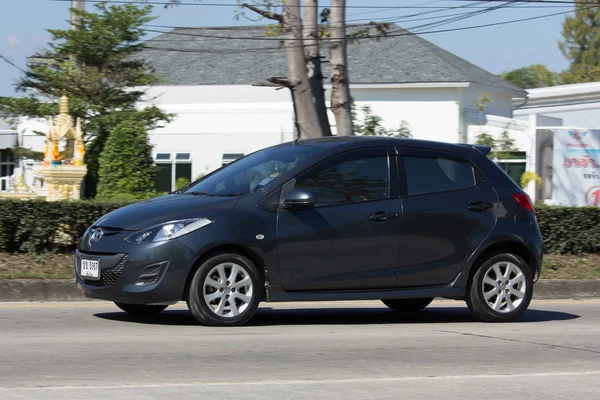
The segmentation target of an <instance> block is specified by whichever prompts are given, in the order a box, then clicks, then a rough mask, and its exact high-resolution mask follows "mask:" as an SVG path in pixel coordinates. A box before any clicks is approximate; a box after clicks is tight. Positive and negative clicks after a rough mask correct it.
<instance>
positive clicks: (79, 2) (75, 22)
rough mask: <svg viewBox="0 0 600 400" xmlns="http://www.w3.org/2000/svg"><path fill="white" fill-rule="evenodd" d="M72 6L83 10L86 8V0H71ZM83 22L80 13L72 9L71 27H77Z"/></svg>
mask: <svg viewBox="0 0 600 400" xmlns="http://www.w3.org/2000/svg"><path fill="white" fill-rule="evenodd" d="M71 8H72V9H76V10H80V11H83V10H84V9H85V0H71ZM80 22H81V18H80V17H79V15H77V14H75V13H74V12H73V11H71V29H77V27H79V24H80Z"/></svg>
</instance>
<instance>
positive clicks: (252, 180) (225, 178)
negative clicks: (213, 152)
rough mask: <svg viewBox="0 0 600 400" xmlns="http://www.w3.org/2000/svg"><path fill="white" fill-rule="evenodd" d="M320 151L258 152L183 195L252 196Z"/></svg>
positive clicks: (281, 149) (295, 147)
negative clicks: (249, 194)
mask: <svg viewBox="0 0 600 400" xmlns="http://www.w3.org/2000/svg"><path fill="white" fill-rule="evenodd" d="M323 151H326V149H324V148H321V147H316V146H302V145H290V146H283V147H271V148H267V149H264V150H260V151H257V152H256V153H253V154H250V155H248V156H246V157H243V158H241V159H239V160H237V161H235V162H233V163H231V164H228V165H226V166H224V167H222V168H221V169H219V170H217V171H216V172H214V173H213V174H211V175H208V176H207V177H205V178H203V179H201V180H200V181H199V182H197V183H196V184H195V185H193V186H192V187H190V188H189V189H188V190H186V191H185V192H184V194H204V195H210V196H227V195H244V194H248V193H252V192H254V191H256V190H258V189H260V188H261V187H263V186H266V185H267V184H269V183H271V182H272V181H274V180H276V179H277V178H278V177H279V176H281V175H282V174H284V173H285V172H287V171H289V170H291V169H292V168H295V167H297V166H299V165H302V164H304V163H305V162H307V161H308V160H309V159H311V158H313V157H314V156H315V155H317V154H319V153H321V152H323Z"/></svg>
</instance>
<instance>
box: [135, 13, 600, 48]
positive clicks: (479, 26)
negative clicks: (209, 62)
mask: <svg viewBox="0 0 600 400" xmlns="http://www.w3.org/2000/svg"><path fill="white" fill-rule="evenodd" d="M592 8H595V7H585V8H583V9H584V10H587V9H592ZM573 11H574V10H569V11H561V12H556V13H551V14H544V15H538V16H535V17H527V18H520V19H514V20H508V21H500V22H494V23H489V24H481V25H472V26H465V27H459V28H448V29H438V30H431V31H424V32H418V33H414V32H409V31H405V30H403V32H401V33H395V34H394V33H392V34H388V35H386V36H385V37H399V36H414V35H419V36H420V35H428V34H434V33H447V32H456V31H463V30H470V29H479V28H487V27H491V26H499V25H507V24H513V23H518V22H525V21H532V20H536V19H542V18H549V17H553V16H557V15H564V14H569V13H572V12H573ZM164 33H172V34H176V32H164ZM182 35H186V36H196V35H193V34H182ZM385 37H384V38H385ZM372 38H381V36H366V37H361V38H359V40H362V39H372ZM349 39H350V40H354V38H349ZM146 48H148V49H151V50H160V51H173V52H182V53H204V52H206V53H219V52H222V53H243V52H246V51H247V52H254V51H265V50H269V51H271V50H281V48H280V47H270V48H269V47H262V48H255V49H231V50H226V49H222V50H215V49H207V50H202V49H173V48H161V47H153V46H146Z"/></svg>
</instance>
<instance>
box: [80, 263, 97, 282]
mask: <svg viewBox="0 0 600 400" xmlns="http://www.w3.org/2000/svg"><path fill="white" fill-rule="evenodd" d="M79 275H81V277H82V278H87V279H100V263H99V262H98V261H97V260H81V269H80V272H79Z"/></svg>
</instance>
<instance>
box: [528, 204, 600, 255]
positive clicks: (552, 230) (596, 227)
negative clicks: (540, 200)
mask: <svg viewBox="0 0 600 400" xmlns="http://www.w3.org/2000/svg"><path fill="white" fill-rule="evenodd" d="M536 212H537V217H538V222H539V224H540V231H541V232H542V237H543V238H544V252H545V253H555V254H583V253H600V208H599V207H558V206H536Z"/></svg>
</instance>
